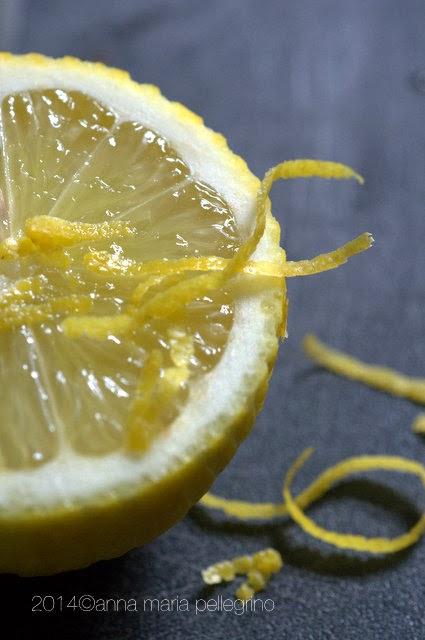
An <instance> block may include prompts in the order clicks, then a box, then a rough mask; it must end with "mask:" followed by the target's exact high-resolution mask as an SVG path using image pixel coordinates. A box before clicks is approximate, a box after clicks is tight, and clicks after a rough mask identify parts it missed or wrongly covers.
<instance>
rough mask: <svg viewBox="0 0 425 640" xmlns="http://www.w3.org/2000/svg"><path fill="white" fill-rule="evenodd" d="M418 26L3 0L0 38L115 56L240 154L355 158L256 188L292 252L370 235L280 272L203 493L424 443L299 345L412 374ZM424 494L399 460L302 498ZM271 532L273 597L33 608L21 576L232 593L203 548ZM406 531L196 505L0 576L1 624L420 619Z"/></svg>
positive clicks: (190, 0) (327, 0)
mask: <svg viewBox="0 0 425 640" xmlns="http://www.w3.org/2000/svg"><path fill="white" fill-rule="evenodd" d="M424 28H425V4H424V2H423V0H373V1H371V0H357V2H350V1H348V0H320V1H316V0H298V1H297V2H295V3H294V2H282V0H267V1H265V2H260V1H259V0H212V1H211V2H208V3H207V2H200V1H199V0H180V1H179V2H177V1H174V2H173V1H171V0H156V1H153V0H152V1H151V2H148V1H147V0H108V1H107V2H106V1H105V2H103V1H98V2H87V1H85V0H73V1H72V2H69V0H54V1H53V0H27V1H26V2H25V0H20V1H14V0H10V1H9V0H2V4H1V6H0V48H5V47H8V48H11V49H12V50H14V51H17V52H23V51H29V50H36V51H41V52H43V53H46V54H49V55H53V56H59V55H62V54H73V55H77V56H80V57H82V58H87V59H93V60H99V59H100V60H103V61H104V62H106V63H108V64H111V65H115V66H119V67H123V68H126V69H128V70H129V71H130V72H131V73H132V75H133V76H134V77H135V78H136V79H137V80H140V81H146V82H153V83H155V84H157V85H159V86H160V87H161V88H162V90H163V92H164V93H165V95H167V96H168V97H170V98H172V99H176V100H179V101H181V102H184V103H185V104H187V105H188V106H189V107H191V108H192V109H194V110H195V111H197V112H198V113H200V114H202V115H203V116H204V118H205V120H206V122H207V124H208V125H210V126H211V127H213V128H214V129H217V130H219V131H222V132H223V133H224V134H225V135H226V137H227V138H228V139H229V143H230V145H231V146H232V147H233V148H234V149H235V150H236V151H237V152H238V153H240V154H241V155H243V156H244V157H245V158H246V159H247V160H248V162H249V164H250V166H251V167H252V169H253V171H254V172H255V173H257V174H258V175H262V174H263V172H264V171H265V170H266V169H267V168H268V167H269V166H271V165H273V164H275V163H277V162H279V161H281V160H283V159H287V158H293V157H305V156H311V157H320V158H324V159H332V160H339V161H342V162H346V163H349V164H351V165H353V166H354V167H355V168H356V169H358V170H359V171H360V172H361V173H362V174H363V175H364V176H365V177H366V181H367V182H366V186H365V187H364V188H359V187H358V186H356V185H354V184H335V183H326V184H324V183H322V182H318V181H317V182H314V181H312V182H297V183H291V184H285V185H278V186H276V187H275V188H274V191H273V207H274V213H275V215H276V216H277V217H278V218H279V220H280V222H281V224H282V228H283V238H284V243H285V246H286V247H287V251H288V256H289V258H290V259H295V258H299V257H307V256H310V255H314V254H316V253H318V252H320V251H322V250H329V249H331V248H333V247H335V246H336V245H337V244H340V243H342V242H344V241H346V240H348V239H350V238H351V237H353V236H354V235H357V234H358V233H360V232H362V231H364V230H370V231H372V232H373V233H374V235H375V237H376V241H377V242H376V246H375V248H374V249H373V250H372V251H370V252H369V253H368V254H366V255H362V256H359V257H358V258H357V259H355V260H353V261H352V262H351V263H350V264H349V265H347V266H345V267H344V268H341V269H339V270H338V271H335V272H331V273H327V274H323V275H320V276H316V277H312V278H310V279H303V280H301V281H291V282H290V283H289V293H290V318H289V339H288V341H287V342H286V343H285V344H284V345H283V346H282V347H281V350H280V356H279V360H278V362H277V365H276V369H275V373H274V376H273V379H272V382H271V386H270V393H269V396H268V398H267V401H266V404H265V407H264V409H263V412H262V414H261V415H260V417H259V418H258V420H257V423H256V426H255V429H254V431H253V433H252V435H251V436H250V437H249V438H248V440H247V441H246V442H245V443H244V444H243V446H242V447H241V448H240V450H239V451H238V453H237V455H236V457H235V459H234V460H233V462H232V463H231V465H230V466H229V467H228V468H227V469H226V471H225V472H224V473H223V474H222V476H221V477H220V478H219V479H218V481H217V483H216V486H215V490H216V491H217V492H220V493H223V494H226V495H227V496H233V497H245V498H247V499H255V500H260V499H266V500H270V499H276V500H277V499H279V487H280V481H281V476H282V473H283V471H284V470H285V469H287V467H288V465H289V464H290V463H291V462H292V461H293V459H294V457H296V456H297V455H298V454H299V453H300V451H301V450H302V449H304V447H306V446H309V445H313V446H314V447H316V454H315V456H314V458H313V460H312V461H311V462H310V463H309V465H308V467H306V469H305V470H304V471H303V473H302V478H301V477H300V479H299V482H298V483H297V489H298V488H301V487H302V486H305V484H307V483H308V482H309V481H310V480H311V479H312V478H313V477H314V475H315V474H317V473H318V472H319V471H320V470H322V469H323V468H324V467H325V466H328V465H330V464H332V463H335V462H337V461H339V460H340V459H341V458H344V457H346V456H350V455H356V454H362V453H390V454H402V455H406V456H409V457H412V458H416V459H418V460H423V459H424V455H425V442H424V441H423V440H421V439H420V438H418V437H415V436H414V435H413V434H412V433H411V430H410V425H411V422H412V419H413V418H414V416H415V414H416V413H417V411H418V408H417V407H414V406H412V404H410V403H409V402H407V401H403V400H397V399H393V398H390V397H387V396H385V395H382V394H379V393H377V392H374V391H372V390H369V389H366V388H363V387H361V386H359V385H356V384H353V383H350V382H348V381H345V380H342V379H339V378H336V377H334V376H332V375H330V374H328V373H325V372H323V371H321V370H319V369H317V368H315V367H313V366H312V365H311V364H310V363H309V362H308V361H307V360H306V359H305V358H304V356H303V354H302V351H301V349H300V341H301V339H302V337H303V335H304V334H305V333H306V332H309V331H313V332H316V333H317V334H318V335H319V336H320V337H321V338H323V339H324V340H326V341H329V342H330V343H332V344H334V345H336V346H338V347H340V348H343V349H346V350H348V351H350V352H352V353H354V354H356V355H358V356H359V357H362V358H364V359H367V360H370V361H372V362H376V363H383V364H388V365H392V366H394V367H397V368H399V369H400V370H402V371H405V372H408V373H411V374H415V375H421V374H422V375H423V374H424V370H425V341H424V329H425V314H424V313H423V307H424V298H425V282H424V273H425V252H424V233H425V215H424V195H425V182H424V178H425V132H424V112H425V37H424ZM403 496H404V497H403ZM421 499H422V489H421V488H420V487H419V486H418V485H416V484H415V483H414V481H405V479H403V478H401V477H399V476H391V477H390V476H381V475H379V474H375V475H374V476H373V477H372V476H371V477H370V480H369V481H365V480H355V481H353V482H346V483H344V485H343V486H342V488H340V489H338V490H337V491H334V492H333V493H332V494H331V495H330V496H328V497H327V498H326V499H325V500H324V501H323V502H322V503H321V504H320V505H318V506H317V507H315V508H314V509H313V510H312V513H313V514H314V516H315V517H316V518H317V520H318V521H319V522H321V523H323V524H325V525H326V526H328V527H331V528H336V529H339V530H345V531H350V530H355V531H356V532H364V533H365V534H368V535H397V534H399V533H400V532H402V531H403V530H404V528H405V527H407V526H410V525H411V524H412V522H413V521H414V518H415V517H416V515H417V512H416V511H415V507H414V505H417V506H418V507H420V505H421ZM422 504H423V502H422ZM270 544H272V545H275V546H277V547H278V548H279V549H280V550H281V551H282V553H283V555H284V558H285V562H286V565H285V568H284V570H283V571H282V572H281V573H280V574H279V576H278V577H277V578H276V579H274V580H273V581H272V582H271V583H270V585H269V587H268V588H267V592H266V594H265V597H266V596H267V597H269V598H272V599H273V600H274V602H275V610H274V611H273V612H270V613H262V614H261V613H258V612H257V613H255V614H248V613H247V614H244V615H235V613H230V612H228V613H224V612H221V613H219V612H210V613H203V614H199V615H197V616H195V615H194V613H193V609H192V612H191V613H185V612H181V613H176V612H171V613H162V614H154V613H142V612H139V613H138V614H135V613H126V614H125V613H107V614H105V613H73V612H72V611H68V612H67V613H66V614H61V615H53V614H51V615H47V614H46V615H40V614H39V615H38V616H37V615H33V616H31V614H30V609H31V598H32V596H33V595H34V594H38V593H40V594H42V595H43V594H54V595H60V594H62V595H63V596H64V598H65V599H66V598H68V599H69V598H70V597H71V596H72V595H73V594H76V595H81V594H82V593H88V594H93V595H94V596H95V597H105V596H109V597H118V596H119V597H123V598H130V597H133V598H137V599H138V600H139V602H140V603H141V602H142V601H143V598H146V597H148V596H150V597H157V598H172V597H176V596H177V595H179V596H180V598H189V599H190V600H191V602H193V601H194V599H195V598H196V597H198V598H199V597H205V596H208V595H211V597H216V596H217V595H219V594H224V595H230V594H231V593H232V591H233V590H232V588H231V587H229V588H227V589H224V590H216V591H212V592H211V593H210V592H208V591H204V590H202V585H201V580H200V576H199V570H200V568H201V567H204V566H206V565H208V564H210V563H211V562H214V561H216V560H218V559H220V558H225V557H227V556H232V555H235V554H236V553H240V552H250V551H254V550H256V549H258V548H261V547H263V546H266V545H270ZM424 548H425V546H424V543H423V542H422V543H420V544H418V545H417V546H416V547H415V548H414V549H412V550H411V551H409V552H407V553H403V554H399V555H398V556H396V557H392V558H387V559H385V558H384V559H379V558H375V559H373V558H372V559H371V558H367V557H360V558H358V557H355V556H352V555H349V554H348V555H345V554H342V553H336V552H335V551H334V550H333V549H331V548H329V547H327V546H324V545H323V546H322V545H320V544H317V543H315V542H314V541H312V540H311V539H310V538H308V537H307V536H305V535H304V534H303V533H302V532H301V531H300V530H299V529H298V528H297V527H296V526H295V525H292V524H286V523H282V524H279V525H276V526H274V527H272V528H266V527H260V526H251V527H248V528H247V527H240V526H235V525H232V524H230V525H229V524H227V521H226V519H225V518H223V517H220V516H219V515H216V514H214V515H211V516H205V515H203V512H202V511H200V510H199V509H198V510H194V512H193V513H192V514H191V515H190V516H188V517H187V518H186V519H185V520H184V521H183V522H181V523H180V524H178V525H177V526H175V527H174V528H173V529H172V530H171V531H169V532H168V533H166V534H165V535H163V536H162V537H161V538H160V539H159V540H157V541H156V542H154V543H153V544H151V545H150V546H149V547H146V548H144V549H139V550H135V551H133V552H131V553H129V554H128V555H127V556H125V557H123V558H121V559H118V560H114V561H111V562H105V563H100V564H99V565H97V566H93V567H91V568H89V569H87V570H85V571H79V572H75V573H72V574H67V575H62V576H58V577H53V578H45V579H33V580H19V579H16V578H13V577H12V578H11V577H2V578H1V579H0V592H1V594H2V596H1V600H0V610H1V613H2V620H3V623H5V621H6V619H7V618H8V614H9V615H10V613H9V612H11V611H12V610H13V611H15V612H16V616H15V618H14V620H15V621H16V624H17V625H18V627H17V637H19V638H27V637H33V635H34V634H35V633H36V632H41V633H43V634H44V637H46V634H49V635H50V637H54V638H61V639H64V638H68V637H69V638H84V639H85V640H89V639H91V638H93V639H94V638H96V639H97V640H107V639H111V640H124V639H127V638H131V639H133V638H135V639H139V638H140V639H142V638H143V639H150V638H156V639H158V640H159V639H160V638H161V639H162V638H173V639H175V640H177V639H180V638H182V639H186V638H199V639H201V638H232V640H236V639H237V638H248V637H249V638H262V639H264V638H284V639H286V638H288V639H290V640H298V639H299V640H307V639H309V640H324V639H328V638H329V639H334V638H335V639H337V640H342V639H344V640H357V639H359V638H361V639H366V638H373V639H381V638H385V639H386V640H390V639H393V638H394V639H397V640H413V639H416V640H419V639H420V638H425V630H424V623H425V614H424V606H425V605H424V602H425V600H424V595H425V594H424V579H425V565H424ZM22 621H23V622H24V623H25V628H26V632H24V630H23V629H21V628H20V625H21V622H22ZM9 637H10V636H9Z"/></svg>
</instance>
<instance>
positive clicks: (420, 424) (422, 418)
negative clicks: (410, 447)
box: [412, 413, 425, 435]
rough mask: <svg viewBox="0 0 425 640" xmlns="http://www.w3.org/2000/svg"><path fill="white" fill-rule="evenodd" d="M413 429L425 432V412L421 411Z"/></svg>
mask: <svg viewBox="0 0 425 640" xmlns="http://www.w3.org/2000/svg"><path fill="white" fill-rule="evenodd" d="M412 431H414V432H415V433H420V434H422V435H423V434H425V413H420V414H419V415H418V416H417V417H416V418H415V420H414V422H413V424H412Z"/></svg>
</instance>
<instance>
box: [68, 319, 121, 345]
mask: <svg viewBox="0 0 425 640" xmlns="http://www.w3.org/2000/svg"><path fill="white" fill-rule="evenodd" d="M132 324H133V318H132V317H131V316H129V315H127V314H124V313H120V314H117V315H114V316H112V315H111V316H88V315H81V316H69V317H68V318H65V319H64V320H62V323H61V327H62V330H63V332H64V334H65V335H66V336H67V337H68V338H81V337H82V336H84V337H87V338H92V339H94V340H106V339H107V338H108V337H109V336H110V335H114V336H117V337H120V336H123V335H126V334H127V333H128V331H129V330H130V328H131V326H132Z"/></svg>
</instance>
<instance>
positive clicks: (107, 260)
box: [31, 160, 373, 339]
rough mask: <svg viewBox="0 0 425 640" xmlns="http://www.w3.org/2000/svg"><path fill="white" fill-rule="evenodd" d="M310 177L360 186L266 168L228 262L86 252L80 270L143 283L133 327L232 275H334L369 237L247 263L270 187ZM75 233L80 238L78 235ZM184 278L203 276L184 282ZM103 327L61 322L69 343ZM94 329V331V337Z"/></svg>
mask: <svg viewBox="0 0 425 640" xmlns="http://www.w3.org/2000/svg"><path fill="white" fill-rule="evenodd" d="M310 177H319V178H326V179H347V178H354V179H356V180H357V181H358V182H360V183H363V178H362V177H361V176H359V175H358V174H357V173H356V172H355V171H353V170H352V169H351V168H350V167H347V166H345V165H342V164H340V163H335V162H325V161H320V160H289V161H287V162H282V163H281V164H279V165H276V166H275V167H272V168H271V169H270V170H269V171H267V173H266V174H265V176H264V179H263V180H262V182H261V184H260V188H259V190H258V193H257V206H256V217H255V223H254V228H253V231H252V233H251V235H250V236H249V237H248V239H247V240H246V241H245V243H243V244H242V246H241V247H240V248H239V250H238V252H237V253H236V254H235V256H234V257H233V258H220V257H217V256H205V257H199V258H198V257H190V258H181V259H179V260H151V261H148V262H145V263H137V262H135V261H134V260H131V259H129V258H126V257H125V256H122V255H115V254H111V253H109V252H107V251H91V252H89V253H87V254H86V255H85V256H84V258H83V264H84V266H85V267H86V269H88V270H90V271H93V272H95V273H97V274H99V275H100V274H104V275H108V276H111V275H116V276H123V277H126V278H136V279H140V278H141V279H142V280H143V281H142V282H141V284H140V285H139V286H138V287H136V289H135V290H134V291H133V294H132V300H131V301H132V302H133V303H136V304H138V305H139V306H138V308H137V309H136V310H134V309H133V310H131V314H132V315H134V316H135V321H136V323H137V322H138V323H140V322H142V321H144V320H146V319H149V318H150V317H154V318H163V317H167V316H171V315H173V314H174V313H176V312H178V311H181V310H182V308H183V307H185V305H187V304H189V303H190V302H192V301H193V300H195V299H196V298H199V297H202V296H204V295H206V294H207V293H208V292H209V291H211V290H213V289H216V288H218V287H220V286H221V285H222V284H223V283H224V282H225V281H226V280H227V279H228V278H229V277H231V276H234V275H236V274H237V273H243V274H248V275H252V276H265V277H270V278H276V279H282V278H284V277H294V276H303V275H311V274H314V273H320V272H321V271H326V270H328V269H334V268H336V267H338V266H340V265H342V264H344V263H345V262H346V261H347V260H348V258H350V257H351V256H353V255H356V254H357V253H360V252H362V251H365V250H366V249H368V248H369V247H371V246H372V244H373V238H372V236H371V235H370V234H369V233H364V234H362V235H361V236H359V237H357V238H355V239H354V240H352V241H350V242H348V243H347V244H345V245H344V246H342V247H340V248H339V249H336V250H335V251H332V252H330V253H326V254H322V255H319V256H316V257H315V258H312V259H311V260H301V261H299V262H285V261H284V262H283V263H280V264H278V263H272V262H266V261H258V262H257V261H252V260H250V257H251V256H252V254H253V253H254V252H255V249H256V247H257V245H258V243H259V241H260V239H261V237H262V235H263V233H264V229H265V220H266V215H267V209H268V203H269V199H268V197H269V193H270V190H271V188H272V186H273V184H274V182H276V181H277V180H280V179H282V180H289V179H293V178H310ZM72 224H76V223H72ZM105 224H107V223H105ZM111 224H112V223H111ZM92 226H95V225H92ZM77 231H78V228H76V231H75V232H74V231H72V230H71V234H70V235H71V236H72V237H73V234H74V233H77ZM78 233H80V232H79V231H78ZM87 233H89V232H87ZM83 235H84V234H83ZM31 237H32V236H31ZM32 239H34V238H32ZM188 272H189V273H190V272H207V273H201V274H198V275H194V276H192V277H190V278H187V277H186V278H184V276H185V275H186V274H187V273H188ZM173 275H174V276H181V279H180V280H179V281H177V282H175V281H171V282H170V284H169V286H168V287H164V288H163V290H162V291H159V292H157V293H156V294H155V295H154V296H152V297H151V298H150V299H149V300H146V301H145V302H144V303H143V304H142V301H143V299H144V298H145V296H146V294H147V293H148V292H149V291H150V290H151V288H153V287H155V286H157V285H160V284H164V280H165V278H166V277H167V276H173ZM111 320H112V318H111ZM105 322H106V320H105V319H102V320H101V321H100V323H99V325H98V324H97V323H96V321H95V322H93V324H92V326H91V327H90V323H89V322H88V319H85V321H84V324H82V325H81V331H80V333H79V332H78V323H79V321H74V320H73V319H72V318H68V319H67V320H65V321H64V323H63V325H62V326H63V330H64V332H65V334H67V335H69V336H71V335H72V337H78V335H82V334H83V333H84V334H85V335H91V336H93V337H97V338H100V339H102V338H103V337H105V336H107V333H106V332H105V331H104V330H103V327H104V325H105ZM126 323H127V318H126V319H125V320H124V319H123V318H120V319H119V320H118V321H117V326H118V327H120V328H121V327H124V326H126ZM98 326H99V328H100V330H99V331H98ZM130 326H131V323H130V322H129V323H128V327H129V328H130Z"/></svg>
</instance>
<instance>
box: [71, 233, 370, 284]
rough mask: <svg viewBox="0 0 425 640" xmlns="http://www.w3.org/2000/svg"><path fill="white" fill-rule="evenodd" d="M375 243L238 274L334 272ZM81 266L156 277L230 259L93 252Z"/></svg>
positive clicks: (360, 241) (250, 266)
mask: <svg viewBox="0 0 425 640" xmlns="http://www.w3.org/2000/svg"><path fill="white" fill-rule="evenodd" d="M373 243H374V239H373V236H372V235H371V234H370V233H367V232H366V233H362V234H361V235H359V236H357V238H354V239H353V240H350V241H349V242H347V243H346V244H344V245H342V246H341V247H339V248H338V249H335V250H333V251H330V252H328V253H322V254H319V255H318V256H315V257H314V258H309V259H308V260H295V261H293V260H288V261H286V262H283V263H282V264H278V263H275V262H267V261H265V260H255V261H254V260H248V261H247V262H246V264H244V265H242V266H241V267H240V269H238V271H237V273H242V274H247V275H256V276H266V277H269V278H294V277H299V276H307V275H314V274H316V273H321V272H322V271H329V270H331V269H336V268H337V267H340V266H341V265H343V264H345V263H346V262H347V261H348V260H349V258H351V257H352V256H354V255H356V254H358V253H362V252H363V251H366V250H367V249H369V248H370V247H371V246H372V245H373ZM83 262H84V265H85V266H86V267H87V269H89V270H90V271H94V272H96V273H104V274H111V273H115V274H116V275H121V276H125V277H128V278H146V276H151V277H153V276H154V275H156V276H157V277H159V275H160V274H161V275H162V276H164V277H165V276H166V275H168V274H180V273H184V272H187V271H223V270H224V269H226V268H227V267H228V266H229V263H230V258H219V257H217V256H205V257H201V258H180V259H179V260H151V261H149V262H139V263H137V262H135V261H133V260H129V259H128V258H122V257H121V256H115V255H114V254H110V253H108V252H107V251H93V252H90V253H88V254H86V256H84V260H83Z"/></svg>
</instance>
